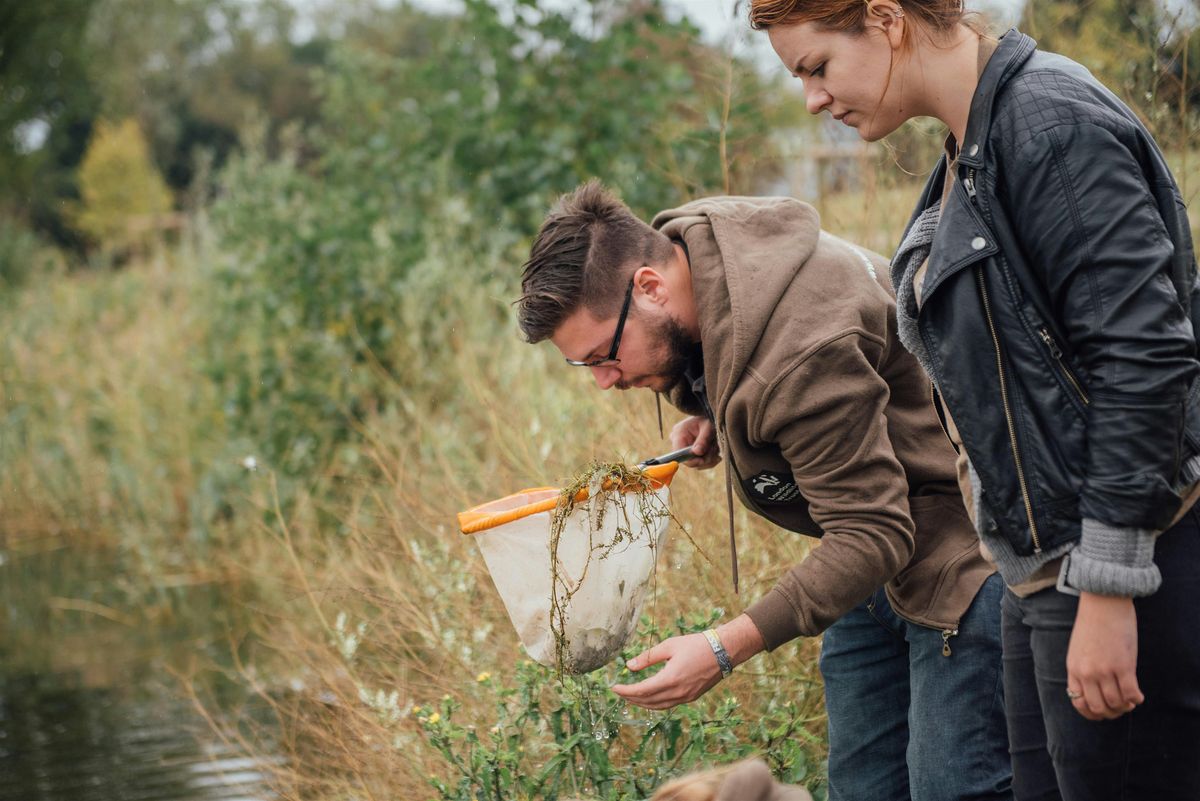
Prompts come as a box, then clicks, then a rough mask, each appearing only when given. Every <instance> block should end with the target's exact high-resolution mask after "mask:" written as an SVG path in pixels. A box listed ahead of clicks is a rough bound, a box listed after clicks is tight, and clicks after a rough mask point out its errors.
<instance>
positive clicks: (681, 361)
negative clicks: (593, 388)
mask: <svg viewBox="0 0 1200 801" xmlns="http://www.w3.org/2000/svg"><path fill="white" fill-rule="evenodd" d="M650 335H651V337H652V338H653V340H654V341H656V342H657V343H658V347H659V349H660V351H662V353H663V356H662V364H661V366H660V367H659V369H658V370H657V371H656V372H655V373H654V377H655V378H660V379H663V380H664V381H665V383H664V384H663V385H662V386H656V387H653V389H654V391H655V392H659V393H663V394H670V392H671V390H673V389H675V387H677V386H679V384H681V383H683V381H684V377H685V376H684V374H685V373H686V371H687V368H688V364H689V363H690V362H691V360H692V358H693V356H694V355H695V354H696V351H697V349H698V348H699V343H696V342H693V341H692V338H691V337H690V336H688V333H687V331H685V330H684V328H683V326H682V325H680V324H679V321H677V320H676V319H675V318H674V317H671V316H670V315H667V316H666V317H664V318H663V319H662V320H660V321H658V322H656V323H654V325H653V327H652V328H651V329H650ZM630 386H631V385H630V384H627V383H625V382H623V381H622V382H618V384H617V388H618V389H629V388H630Z"/></svg>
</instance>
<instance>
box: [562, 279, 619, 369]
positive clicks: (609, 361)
mask: <svg viewBox="0 0 1200 801" xmlns="http://www.w3.org/2000/svg"><path fill="white" fill-rule="evenodd" d="M631 300H633V279H632V278H630V279H629V288H628V289H626V290H625V302H624V303H622V304H621V315H620V316H619V317H618V318H617V330H616V332H615V333H614V334H613V343H612V347H611V348H609V351H608V355H607V356H605V357H604V358H603V359H593V360H592V361H590V362H581V361H578V360H576V359H567V364H569V365H571V366H572V367H611V366H612V365H614V364H620V363H621V360H620V359H618V358H617V350H618V349H619V348H620V347H621V332H622V331H624V330H625V318H626V317H628V316H629V301H631Z"/></svg>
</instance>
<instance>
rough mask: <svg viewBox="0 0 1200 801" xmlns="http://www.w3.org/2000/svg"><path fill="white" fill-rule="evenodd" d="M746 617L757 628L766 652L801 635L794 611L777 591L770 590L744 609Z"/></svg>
mask: <svg viewBox="0 0 1200 801" xmlns="http://www.w3.org/2000/svg"><path fill="white" fill-rule="evenodd" d="M746 615H747V617H749V618H750V620H751V622H752V623H754V625H755V626H756V627H757V628H758V633H759V634H761V635H762V638H763V642H764V643H766V646H767V650H768V651H774V650H775V649H776V648H778V647H779V646H781V645H783V644H784V643H786V642H790V641H791V640H794V639H796V638H797V637H799V636H800V634H801V632H800V627H799V625H798V624H799V621H798V620H797V617H796V610H795V609H793V608H792V605H791V603H790V602H789V601H788V599H787V598H786V597H785V596H784V594H783V593H782V592H780V591H779V590H778V589H773V590H771V591H770V592H768V593H767V594H766V595H765V596H763V598H762V600H760V601H758V602H756V603H755V604H753V605H751V606H750V607H749V608H748V609H746Z"/></svg>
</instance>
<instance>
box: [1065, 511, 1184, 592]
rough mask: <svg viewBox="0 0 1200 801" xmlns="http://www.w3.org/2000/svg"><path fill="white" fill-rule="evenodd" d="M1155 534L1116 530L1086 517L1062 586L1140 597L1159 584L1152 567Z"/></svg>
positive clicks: (1155, 569)
mask: <svg viewBox="0 0 1200 801" xmlns="http://www.w3.org/2000/svg"><path fill="white" fill-rule="evenodd" d="M1157 535H1158V532H1156V531H1151V530H1149V529H1142V528H1117V527H1115V526H1110V525H1108V524H1107V523H1101V522H1100V521H1099V520H1093V519H1091V518H1087V517H1085V518H1084V519H1083V530H1082V534H1081V536H1080V539H1079V547H1077V548H1076V549H1075V550H1073V551H1071V554H1070V556H1069V557H1068V559H1067V562H1066V565H1065V566H1064V568H1063V569H1064V570H1066V574H1065V576H1064V577H1063V583H1064V584H1066V585H1067V586H1068V587H1071V588H1073V589H1076V590H1081V591H1082V592H1092V593H1096V594H1097V595H1115V596H1122V597H1126V598H1140V597H1143V596H1146V595H1153V594H1154V592H1155V591H1157V590H1158V587H1159V585H1160V584H1162V575H1161V574H1160V573H1159V572H1158V565H1156V564H1154V540H1155V538H1156V537H1157Z"/></svg>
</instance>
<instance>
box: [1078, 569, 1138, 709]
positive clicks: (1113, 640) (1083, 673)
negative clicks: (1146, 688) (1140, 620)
mask: <svg viewBox="0 0 1200 801" xmlns="http://www.w3.org/2000/svg"><path fill="white" fill-rule="evenodd" d="M1137 640H1138V636H1137V613H1136V612H1135V611H1134V609H1133V599H1132V598H1114V597H1111V596H1106V595H1095V594H1093V593H1090V592H1084V593H1080V596H1079V609H1078V611H1077V612H1076V613H1075V627H1074V628H1073V629H1072V630H1071V644H1070V645H1069V646H1068V648H1067V694H1068V695H1069V696H1071V699H1072V700H1071V703H1072V704H1073V705H1074V707H1075V709H1076V710H1077V711H1078V712H1079V714H1081V715H1083V716H1084V717H1085V718H1087V719H1088V720H1112V719H1113V718H1118V717H1120V716H1121V715H1124V714H1125V713H1126V712H1128V711H1130V710H1131V709H1133V708H1134V707H1135V706H1137V705H1138V704H1140V703H1142V702H1143V701H1145V700H1146V698H1145V696H1143V695H1142V691H1141V689H1140V688H1139V687H1138V681H1137ZM1077 694H1078V697H1076V695H1077Z"/></svg>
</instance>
